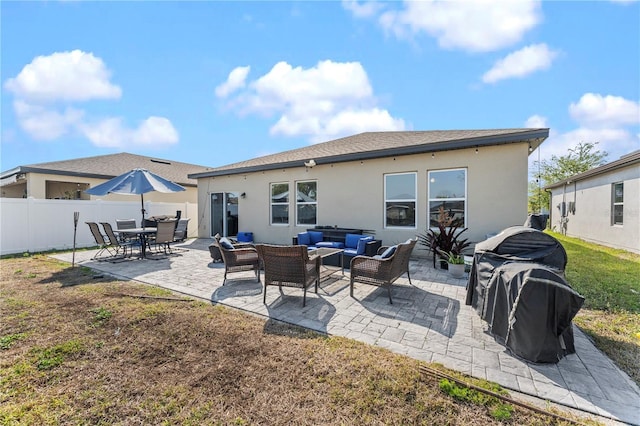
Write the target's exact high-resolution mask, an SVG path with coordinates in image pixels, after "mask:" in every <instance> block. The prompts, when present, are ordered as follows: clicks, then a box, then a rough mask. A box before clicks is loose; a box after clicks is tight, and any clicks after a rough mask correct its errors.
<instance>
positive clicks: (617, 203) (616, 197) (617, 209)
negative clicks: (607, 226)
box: [611, 182, 624, 225]
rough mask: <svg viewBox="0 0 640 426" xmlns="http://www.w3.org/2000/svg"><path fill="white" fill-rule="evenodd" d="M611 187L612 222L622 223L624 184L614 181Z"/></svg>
mask: <svg viewBox="0 0 640 426" xmlns="http://www.w3.org/2000/svg"><path fill="white" fill-rule="evenodd" d="M611 188H612V194H611V195H612V196H611V201H612V206H611V212H612V213H613V214H612V218H611V219H612V223H613V224H614V225H622V223H623V218H624V184H623V183H622V182H618V183H614V184H613V185H612V186H611Z"/></svg>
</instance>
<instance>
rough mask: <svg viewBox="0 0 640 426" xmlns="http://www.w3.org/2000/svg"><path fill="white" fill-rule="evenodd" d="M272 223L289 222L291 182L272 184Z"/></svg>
mask: <svg viewBox="0 0 640 426" xmlns="http://www.w3.org/2000/svg"><path fill="white" fill-rule="evenodd" d="M271 224H272V225H288V224H289V184H288V183H272V184H271Z"/></svg>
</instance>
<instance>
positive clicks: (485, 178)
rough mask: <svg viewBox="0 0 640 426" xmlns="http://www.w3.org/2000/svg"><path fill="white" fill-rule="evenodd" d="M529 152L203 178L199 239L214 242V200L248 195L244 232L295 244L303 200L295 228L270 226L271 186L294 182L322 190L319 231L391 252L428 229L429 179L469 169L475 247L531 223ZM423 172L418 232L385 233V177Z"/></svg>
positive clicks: (483, 151)
mask: <svg viewBox="0 0 640 426" xmlns="http://www.w3.org/2000/svg"><path fill="white" fill-rule="evenodd" d="M527 155H528V145H527V144H509V145H502V146H494V147H483V148H480V150H479V152H478V153H477V154H476V153H475V150H474V149H465V150H455V151H447V152H437V153H436V154H435V157H434V158H432V157H431V154H419V155H410V156H398V157H395V158H393V157H390V158H384V159H375V160H365V161H362V162H360V161H356V162H348V163H336V164H326V165H324V164H323V165H317V166H315V167H313V168H310V169H307V168H305V167H304V165H303V164H300V167H297V168H290V169H282V170H274V171H265V172H256V173H247V174H243V175H232V176H221V177H214V178H202V179H199V180H198V217H200V218H202V219H201V220H200V223H199V229H198V236H199V237H201V238H209V237H211V230H210V217H211V213H210V194H211V193H214V192H238V193H242V192H245V193H246V197H245V198H239V200H238V202H239V205H238V214H239V230H240V231H244V232H253V233H254V239H255V241H257V242H268V243H274V244H290V243H291V239H292V237H293V236H294V235H296V234H297V233H298V232H302V231H304V230H305V229H307V228H309V226H296V225H295V216H294V213H295V199H294V197H290V205H289V212H290V213H289V216H290V217H289V222H290V223H289V224H288V225H270V224H269V209H270V203H269V201H270V199H269V197H270V184H271V183H278V182H288V183H289V185H290V189H292V188H294V187H295V186H294V185H295V183H296V182H297V181H301V180H316V181H317V182H318V184H317V187H318V216H317V218H318V219H317V220H318V225H338V226H340V227H352V228H360V229H368V230H373V231H374V232H375V235H376V238H379V239H382V240H383V244H392V243H397V242H401V241H404V240H406V239H407V238H410V237H414V236H415V235H416V233H418V232H424V231H425V230H426V227H427V215H428V211H427V172H428V171H429V170H439V169H450V168H466V169H467V226H468V227H469V230H468V231H467V232H466V233H465V234H464V235H465V236H466V237H468V238H469V239H470V240H472V241H480V240H483V239H485V236H486V234H488V233H495V232H499V231H500V230H502V229H504V228H506V227H508V226H513V225H522V224H523V223H524V222H525V220H526V216H527V171H528V163H527ZM399 172H417V182H418V186H417V193H418V205H417V211H416V217H417V227H416V228H415V229H398V228H393V229H385V228H384V175H385V174H386V173H399Z"/></svg>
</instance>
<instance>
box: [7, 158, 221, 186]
mask: <svg viewBox="0 0 640 426" xmlns="http://www.w3.org/2000/svg"><path fill="white" fill-rule="evenodd" d="M135 168H143V169H147V170H149V171H150V172H152V173H155V174H157V175H160V176H162V177H163V178H165V179H169V180H170V181H172V182H175V183H178V184H180V185H182V186H197V181H196V180H195V179H191V178H189V177H188V175H189V174H193V173H201V172H204V171H206V170H210V169H209V168H207V167H204V166H198V165H196V164H188V163H181V162H179V161H173V160H164V159H160V158H154V157H145V156H142V155H135V154H129V153H126V152H123V153H120V154H108V155H99V156H96V157H86V158H76V159H73V160H63V161H52V162H49V163H38V164H30V165H26V166H19V167H17V168H15V169H12V170H9V171H7V172H4V173H2V176H1V177H2V178H6V177H8V176H11V175H13V174H16V173H44V174H59V175H67V176H83V177H91V178H100V179H111V178H113V177H115V176H118V175H121V174H123V173H126V172H128V171H130V170H133V169H135Z"/></svg>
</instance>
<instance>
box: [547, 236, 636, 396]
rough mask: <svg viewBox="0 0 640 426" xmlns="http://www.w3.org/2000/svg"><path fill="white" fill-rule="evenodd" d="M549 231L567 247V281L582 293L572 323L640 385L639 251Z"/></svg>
mask: <svg viewBox="0 0 640 426" xmlns="http://www.w3.org/2000/svg"><path fill="white" fill-rule="evenodd" d="M549 234H550V235H553V237H555V238H557V239H558V241H560V243H562V246H563V247H564V248H565V250H566V252H567V257H568V263H567V268H566V271H565V275H566V278H567V281H569V284H570V285H571V287H572V288H573V289H574V290H576V291H577V292H578V293H580V294H581V295H582V296H584V298H585V302H584V305H583V307H582V309H581V310H580V312H579V313H578V315H577V316H576V318H575V320H574V322H575V324H576V325H577V326H578V327H580V328H581V329H582V330H584V331H585V332H586V333H587V334H588V335H589V336H591V338H592V339H593V341H594V342H595V344H596V346H598V348H599V349H600V350H601V351H603V352H604V353H606V354H607V355H608V356H609V357H610V358H611V359H612V360H613V361H614V362H615V363H616V364H617V365H618V366H619V367H620V368H621V369H622V370H623V371H625V372H626V373H627V374H629V376H630V377H631V378H632V379H633V380H634V381H635V382H636V383H638V384H640V366H639V364H638V360H639V359H640V256H639V255H636V254H632V253H629V252H627V251H623V250H616V249H612V248H608V247H604V246H600V245H597V244H591V243H587V242H585V241H582V240H579V239H577V238H571V237H567V236H564V235H562V234H557V233H554V232H549Z"/></svg>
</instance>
